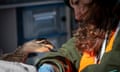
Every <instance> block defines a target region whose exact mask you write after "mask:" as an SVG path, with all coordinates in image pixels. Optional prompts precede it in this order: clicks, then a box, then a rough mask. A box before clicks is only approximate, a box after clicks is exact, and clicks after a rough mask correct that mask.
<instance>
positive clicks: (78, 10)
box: [69, 0, 92, 21]
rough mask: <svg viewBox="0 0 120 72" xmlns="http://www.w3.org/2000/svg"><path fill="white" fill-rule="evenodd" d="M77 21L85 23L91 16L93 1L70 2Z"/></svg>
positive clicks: (72, 0)
mask: <svg viewBox="0 0 120 72" xmlns="http://www.w3.org/2000/svg"><path fill="white" fill-rule="evenodd" d="M69 2H70V5H71V7H72V8H73V10H74V13H75V19H76V20H77V21H85V20H86V19H87V18H88V16H89V8H90V4H91V3H92V0H69Z"/></svg>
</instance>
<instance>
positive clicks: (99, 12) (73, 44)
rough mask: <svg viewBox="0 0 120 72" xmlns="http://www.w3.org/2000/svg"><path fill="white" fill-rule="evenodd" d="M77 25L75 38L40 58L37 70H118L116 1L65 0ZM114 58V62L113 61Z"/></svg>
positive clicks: (88, 71) (104, 71)
mask: <svg viewBox="0 0 120 72" xmlns="http://www.w3.org/2000/svg"><path fill="white" fill-rule="evenodd" d="M65 3H66V4H67V5H68V6H69V7H70V8H71V9H72V10H73V11H74V14H75V19H76V21H77V22H78V24H79V27H78V29H77V30H76V32H75V33H74V37H73V38H72V39H70V40H69V41H68V42H66V43H65V44H63V46H62V47H61V48H60V49H59V50H57V51H56V52H50V53H48V54H47V55H46V57H44V58H42V59H41V60H39V62H38V64H37V67H38V71H39V72H118V71H120V70H119V69H120V62H119V61H120V58H119V56H120V49H119V48H118V47H119V46H120V42H119V41H118V39H120V31H119V26H118V24H119V12H120V11H119V9H120V8H119V1H118V0H65ZM112 61H113V62H112Z"/></svg>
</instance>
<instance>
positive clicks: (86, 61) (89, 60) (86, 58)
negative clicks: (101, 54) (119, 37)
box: [78, 32, 115, 72]
mask: <svg viewBox="0 0 120 72" xmlns="http://www.w3.org/2000/svg"><path fill="white" fill-rule="evenodd" d="M112 33H113V32H112ZM114 40H115V35H114V34H113V35H112V37H111V39H110V41H109V43H108V44H107V47H106V50H105V52H110V51H111V50H112V46H113V42H114ZM91 64H95V56H91V55H90V54H88V53H86V52H83V56H82V58H81V61H80V64H79V70H78V72H81V71H82V70H83V69H84V68H86V67H87V66H88V65H91Z"/></svg>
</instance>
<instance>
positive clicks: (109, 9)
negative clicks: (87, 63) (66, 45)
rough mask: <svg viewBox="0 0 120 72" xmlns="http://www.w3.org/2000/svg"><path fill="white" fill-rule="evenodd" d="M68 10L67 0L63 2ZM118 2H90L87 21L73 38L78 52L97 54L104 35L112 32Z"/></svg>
mask: <svg viewBox="0 0 120 72" xmlns="http://www.w3.org/2000/svg"><path fill="white" fill-rule="evenodd" d="M64 1H65V4H67V5H68V6H69V7H70V8H72V7H71V6H70V4H69V0H64ZM119 6H120V4H119V0H92V3H91V6H90V10H89V14H90V16H89V19H88V21H87V22H85V23H83V24H82V25H81V24H80V25H79V27H78V29H77V30H76V32H75V33H74V36H75V38H76V48H77V49H78V50H79V51H84V50H85V51H87V52H89V53H90V52H94V55H96V54H98V53H99V50H100V48H101V45H102V42H103V40H104V38H105V34H106V33H107V32H108V33H110V32H111V30H114V29H115V28H116V26H117V24H118V21H119V20H118V14H119V12H120V10H119V9H120V7H119Z"/></svg>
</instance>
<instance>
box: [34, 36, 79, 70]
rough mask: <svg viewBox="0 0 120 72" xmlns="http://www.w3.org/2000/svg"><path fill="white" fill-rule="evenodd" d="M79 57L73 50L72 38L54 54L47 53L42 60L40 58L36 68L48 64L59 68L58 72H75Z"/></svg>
mask: <svg viewBox="0 0 120 72" xmlns="http://www.w3.org/2000/svg"><path fill="white" fill-rule="evenodd" d="M79 58H80V55H79V53H78V51H77V50H76V49H75V45H74V38H72V39H70V40H69V41H67V42H66V43H65V44H63V45H62V47H61V48H59V49H58V50H57V51H55V52H48V53H47V54H46V56H45V57H44V58H41V59H40V60H39V61H38V63H37V65H36V66H37V67H39V66H41V65H42V64H43V63H49V64H53V65H56V66H57V68H59V70H60V71H59V72H68V71H69V70H70V71H69V72H75V71H72V70H76V68H77V67H78V64H79V63H78V62H79Z"/></svg>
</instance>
